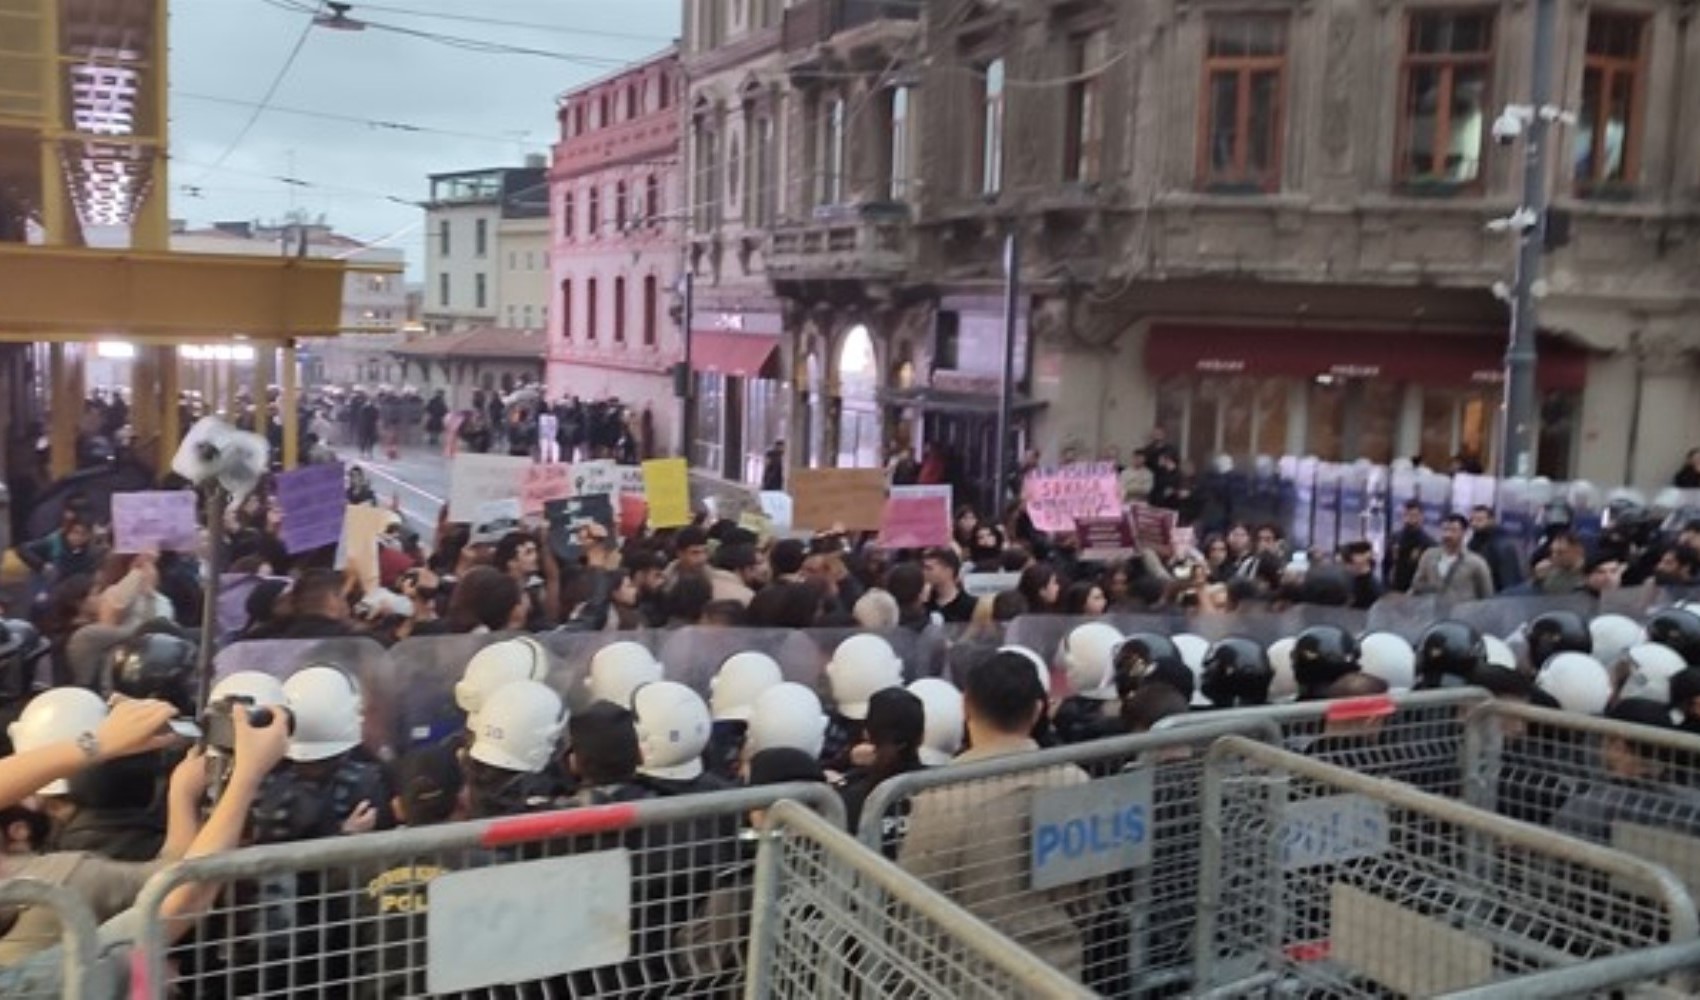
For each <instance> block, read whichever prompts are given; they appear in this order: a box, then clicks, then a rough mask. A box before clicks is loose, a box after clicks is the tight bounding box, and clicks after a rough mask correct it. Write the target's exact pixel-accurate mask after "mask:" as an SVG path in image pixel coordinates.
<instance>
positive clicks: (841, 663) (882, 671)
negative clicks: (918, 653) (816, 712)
mask: <svg viewBox="0 0 1700 1000" xmlns="http://www.w3.org/2000/svg"><path fill="white" fill-rule="evenodd" d="M826 679H827V683H829V684H830V685H831V686H832V700H833V703H834V704H835V705H836V706H837V708H838V714H839V715H842V716H844V717H845V718H846V719H855V720H858V721H860V720H862V719H866V718H867V717H868V699H870V698H872V697H873V696H874V694H875V692H878V691H884V690H885V689H886V688H894V687H902V686H903V661H902V660H900V659H898V658H897V654H896V653H895V652H893V651H892V648H891V643H889V642H886V641H885V640H884V639H882V638H880V637H879V636H877V635H872V634H870V633H866V632H863V633H861V634H859V635H853V636H851V637H850V638H848V639H845V640H844V641H843V642H841V643H839V644H838V649H836V650H835V651H834V652H833V654H832V661H831V662H830V663H828V664H827V665H826Z"/></svg>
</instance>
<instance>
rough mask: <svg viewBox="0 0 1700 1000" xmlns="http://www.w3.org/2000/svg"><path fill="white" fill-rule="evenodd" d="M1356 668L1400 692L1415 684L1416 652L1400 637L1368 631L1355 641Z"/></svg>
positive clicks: (1409, 688) (1388, 633)
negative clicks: (1356, 647)
mask: <svg viewBox="0 0 1700 1000" xmlns="http://www.w3.org/2000/svg"><path fill="white" fill-rule="evenodd" d="M1358 668H1359V669H1360V670H1362V671H1363V672H1364V673H1366V674H1369V675H1370V676H1371V677H1379V678H1381V679H1382V680H1383V681H1385V682H1386V683H1387V687H1388V688H1389V689H1390V690H1392V691H1394V692H1396V693H1404V692H1406V691H1409V690H1411V688H1413V687H1415V686H1416V683H1417V653H1416V650H1414V649H1412V648H1411V644H1410V643H1409V642H1406V641H1405V637H1404V636H1402V635H1395V634H1394V633H1392V632H1371V633H1369V634H1368V635H1365V636H1364V637H1363V638H1362V639H1359V640H1358Z"/></svg>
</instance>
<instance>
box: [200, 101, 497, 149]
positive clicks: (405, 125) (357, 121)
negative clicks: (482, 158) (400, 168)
mask: <svg viewBox="0 0 1700 1000" xmlns="http://www.w3.org/2000/svg"><path fill="white" fill-rule="evenodd" d="M172 96H173V97H178V98H184V99H186V100H191V101H206V102H209V103H212V104H228V105H231V106H233V107H241V108H260V107H262V106H261V105H260V104H259V103H258V102H255V101H244V100H240V99H238V98H234V97H219V96H217V95H214V94H195V93H189V92H187V91H182V90H178V91H173V92H172ZM264 110H267V111H270V112H271V113H273V114H279V115H299V116H301V117H303V118H319V119H323V120H324V121H333V122H346V123H348V124H350V125H365V126H368V127H370V128H374V129H383V130H386V131H391V132H413V133H418V134H422V135H441V136H448V137H450V138H455V139H477V140H480V141H483V142H492V143H501V144H503V145H507V146H526V145H530V143H528V142H527V141H526V140H525V139H524V138H511V137H507V136H499V135H487V134H482V133H478V132H457V131H455V130H453V129H444V128H435V127H433V126H429V125H414V124H411V123H409V122H395V121H385V120H382V119H375V118H361V117H359V116H357V115H343V114H337V113H336V112H334V111H314V110H311V109H308V108H289V107H281V106H277V105H273V106H271V107H267V108H265V109H264ZM530 134H531V133H530V132H529V131H528V132H526V133H525V135H527V136H529V135H530Z"/></svg>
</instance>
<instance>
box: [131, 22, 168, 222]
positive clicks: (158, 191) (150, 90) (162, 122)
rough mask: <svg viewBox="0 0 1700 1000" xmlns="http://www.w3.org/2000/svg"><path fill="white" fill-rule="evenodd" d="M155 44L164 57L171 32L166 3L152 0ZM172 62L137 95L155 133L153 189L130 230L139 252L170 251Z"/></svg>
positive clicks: (149, 75)
mask: <svg viewBox="0 0 1700 1000" xmlns="http://www.w3.org/2000/svg"><path fill="white" fill-rule="evenodd" d="M153 7H154V9H153V25H154V27H153V44H152V45H151V46H149V51H150V53H163V52H165V51H167V48H168V40H167V39H168V32H169V30H170V20H169V19H168V17H167V13H166V7H167V2H166V0H153ZM169 63H170V60H168V59H156V60H154V61H153V63H152V65H151V66H150V67H149V69H148V71H144V73H143V74H142V79H143V80H145V81H147V82H146V83H145V84H144V85H143V87H142V92H141V93H140V94H138V95H136V97H137V100H138V102H145V103H146V104H147V105H148V110H149V111H150V114H149V115H148V116H147V117H148V118H150V119H151V121H149V122H148V123H147V124H148V125H150V126H151V127H152V130H153V131H154V132H155V133H156V134H155V135H154V136H153V138H154V139H156V140H157V141H156V142H155V143H154V146H153V150H152V153H151V158H152V160H153V163H152V166H151V168H150V170H149V176H150V178H151V180H152V185H151V186H150V187H149V188H148V191H147V193H146V194H145V195H143V198H142V203H141V205H139V206H138V207H137V209H136V218H135V220H134V221H133V222H132V224H131V227H130V245H131V246H133V247H134V248H136V249H137V250H157V251H167V250H170V249H171V169H170V167H171V159H170V157H168V156H167V155H166V152H165V151H166V148H167V146H168V144H169V143H170V141H171V137H170V135H169V134H168V130H169V128H170V122H171V116H170V114H169V113H168V109H169V105H170V101H171V92H170V85H171V80H170V77H169V75H168V74H167V72H166V68H167V66H168V64H169Z"/></svg>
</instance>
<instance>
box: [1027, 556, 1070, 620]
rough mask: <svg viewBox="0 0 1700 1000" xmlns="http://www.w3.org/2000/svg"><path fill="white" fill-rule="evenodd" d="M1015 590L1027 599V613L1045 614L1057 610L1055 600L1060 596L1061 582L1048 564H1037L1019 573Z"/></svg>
mask: <svg viewBox="0 0 1700 1000" xmlns="http://www.w3.org/2000/svg"><path fill="white" fill-rule="evenodd" d="M1015 589H1016V590H1019V591H1021V596H1022V597H1025V598H1027V610H1028V612H1029V613H1031V614H1045V613H1047V612H1051V611H1055V610H1056V609H1057V598H1058V597H1060V596H1062V581H1061V580H1059V579H1058V578H1057V571H1056V570H1055V569H1054V568H1053V567H1052V566H1051V565H1050V564H1049V563H1042V562H1038V563H1034V564H1033V565H1031V566H1029V567H1027V568H1026V569H1024V570H1022V571H1021V580H1020V581H1019V582H1018V583H1017V584H1016V585H1015Z"/></svg>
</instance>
